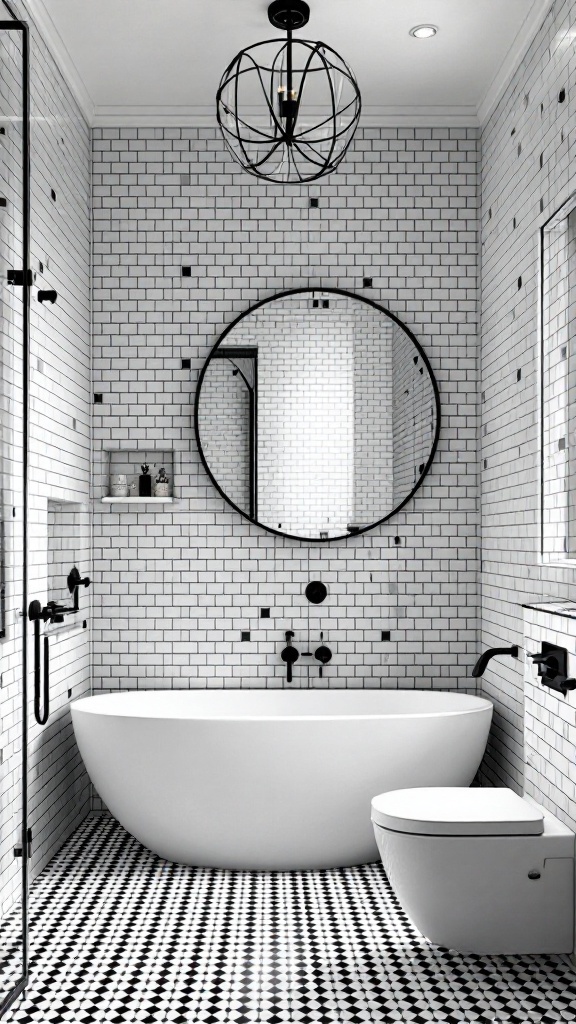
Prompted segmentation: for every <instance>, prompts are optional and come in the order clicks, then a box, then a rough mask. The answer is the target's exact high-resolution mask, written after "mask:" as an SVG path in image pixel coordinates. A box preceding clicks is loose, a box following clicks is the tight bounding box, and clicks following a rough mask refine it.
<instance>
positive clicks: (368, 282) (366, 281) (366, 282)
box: [362, 277, 373, 288]
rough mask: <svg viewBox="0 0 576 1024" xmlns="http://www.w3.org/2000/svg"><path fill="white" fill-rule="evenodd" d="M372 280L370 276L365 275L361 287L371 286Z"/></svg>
mask: <svg viewBox="0 0 576 1024" xmlns="http://www.w3.org/2000/svg"><path fill="white" fill-rule="evenodd" d="M372 280H373V278H371V277H365V278H364V279H363V282H362V287H363V288H372V287H373V285H372Z"/></svg>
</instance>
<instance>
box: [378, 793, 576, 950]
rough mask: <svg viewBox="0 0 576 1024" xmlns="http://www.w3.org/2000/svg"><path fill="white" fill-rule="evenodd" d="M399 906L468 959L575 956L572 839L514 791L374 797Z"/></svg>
mask: <svg viewBox="0 0 576 1024" xmlns="http://www.w3.org/2000/svg"><path fill="white" fill-rule="evenodd" d="M372 822H373V825H374V832H375V835H376V842H377V843H378V849H379V851H380V856H381V858H382V863H383V865H384V870H385V871H386V874H387V876H388V879H389V881H390V884H391V886H392V888H393V889H394V891H395V893H396V896H397V897H398V900H399V902H400V904H401V906H402V907H403V909H404V910H405V911H406V913H407V914H408V916H409V917H410V918H411V919H412V921H413V923H414V924H415V925H416V927H417V928H418V929H419V930H420V931H421V932H422V933H423V934H424V935H425V936H426V937H427V938H428V939H430V940H431V941H432V942H435V943H437V944H438V945H440V946H446V947H448V948H450V949H455V950H458V951H460V952H467V953H571V952H572V950H573V949H574V833H573V832H571V831H570V829H569V828H568V827H567V826H566V825H564V824H563V823H562V822H560V821H558V819H557V818H555V817H554V816H553V815H551V814H550V813H549V812H548V811H546V810H544V809H543V808H542V807H540V806H539V805H538V804H536V803H535V802H534V801H532V800H530V799H529V798H527V797H519V796H517V795H516V794H515V793H514V792H513V791H512V790H511V789H488V788H487V789H465V788H447V787H442V788H434V787H431V788H428V789H401V790H395V791H392V792H388V793H383V794H382V795H381V796H377V797H375V798H374V800H373V801H372Z"/></svg>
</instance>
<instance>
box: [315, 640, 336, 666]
mask: <svg viewBox="0 0 576 1024" xmlns="http://www.w3.org/2000/svg"><path fill="white" fill-rule="evenodd" d="M314 657H315V658H316V661H319V662H320V664H321V665H327V664H328V662H329V661H331V660H332V651H331V650H330V648H329V647H326V645H325V644H321V646H320V647H317V648H316V650H315V651H314Z"/></svg>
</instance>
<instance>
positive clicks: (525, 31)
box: [478, 0, 553, 125]
mask: <svg viewBox="0 0 576 1024" xmlns="http://www.w3.org/2000/svg"><path fill="white" fill-rule="evenodd" d="M552 3H553V0H534V3H533V4H532V7H531V9H530V11H529V12H528V14H527V15H526V18H525V20H524V24H523V25H522V28H521V30H520V32H519V33H518V35H517V36H516V38H515V40H514V42H513V44H512V46H511V47H510V49H509V50H508V53H507V54H506V56H505V58H504V60H503V61H502V64H501V65H500V67H499V69H498V71H497V72H496V75H495V76H494V78H493V80H492V82H491V83H490V85H489V87H488V89H487V91H486V93H485V95H484V98H483V99H482V100H481V101H480V103H479V104H478V123H479V124H480V125H484V124H486V122H487V120H488V118H489V117H490V115H491V114H492V113H493V111H494V110H495V109H496V107H497V105H498V103H499V102H500V100H501V98H502V96H503V95H504V92H505V90H506V87H507V86H508V85H509V84H510V82H511V80H512V78H513V76H514V74H515V73H516V71H517V69H518V67H519V65H520V64H521V62H522V60H523V58H524V57H525V56H526V52H527V50H528V48H529V46H530V44H531V43H532V41H533V39H534V38H535V36H536V34H537V32H538V30H539V28H540V27H541V25H542V22H543V21H544V18H545V17H546V15H547V14H548V11H549V10H550V8H551V6H552Z"/></svg>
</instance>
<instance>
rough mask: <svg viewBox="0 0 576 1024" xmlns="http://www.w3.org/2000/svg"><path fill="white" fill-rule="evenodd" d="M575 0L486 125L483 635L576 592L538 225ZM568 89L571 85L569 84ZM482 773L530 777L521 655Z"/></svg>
mask: <svg viewBox="0 0 576 1024" xmlns="http://www.w3.org/2000/svg"><path fill="white" fill-rule="evenodd" d="M575 24H576V3H575V2H574V0H556V2H555V3H553V4H552V5H551V8H550V11H549V13H548V15H547V16H546V18H545V20H544V23H543V25H542V28H541V29H540V31H539V32H538V33H537V34H536V37H535V39H534V41H533V43H532V45H531V46H530V49H529V51H528V53H527V54H526V56H525V58H524V60H523V61H522V64H521V65H520V67H519V68H518V70H517V72H516V74H515V75H514V78H513V79H512V81H511V83H510V85H509V86H508V88H507V90H506V93H505V95H504V96H503V97H502V99H501V101H500V103H499V104H498V107H497V108H496V110H495V111H494V113H493V114H492V116H491V118H490V120H489V122H488V124H487V125H486V126H485V127H484V129H483V132H482V213H481V223H482V240H483V244H482V257H481V281H482V383H481V392H482V406H481V423H482V425H481V442H482V452H481V459H482V548H483V550H482V559H483V573H482V647H483V648H486V647H495V646H500V645H508V644H514V643H517V644H520V645H521V644H522V635H523V622H522V610H521V605H522V604H524V603H532V602H537V601H541V600H554V599H568V598H570V597H573V596H574V592H575V590H574V588H575V586H576V572H575V570H574V569H573V568H570V567H566V568H558V567H555V566H551V565H542V564H541V559H540V555H539V479H540V455H539V418H538V408H539V404H538V402H539V397H538V387H539V370H538V345H539V329H538V328H539V324H538V287H539V232H540V226H541V225H542V224H543V223H544V222H545V221H546V220H547V219H548V218H549V217H550V216H551V215H552V214H553V213H554V211H555V210H556V209H558V207H559V206H560V205H561V204H562V203H563V202H564V201H565V200H566V199H567V198H568V197H569V195H570V194H571V193H572V192H574V191H576V174H575V170H574V167H575V165H574V160H573V153H572V140H573V138H574V131H575V129H576V89H575V88H574V61H575V51H574V47H575V42H574V40H575V34H574V26H575ZM562 90H564V94H563V96H562ZM483 689H484V693H485V695H486V696H487V697H489V698H490V699H491V700H493V701H494V704H495V709H496V712H495V719H494V728H493V732H492V741H491V745H490V748H489V752H488V756H487V759H486V763H485V767H486V778H487V780H488V781H489V782H492V783H495V784H502V783H506V784H510V785H512V786H513V787H514V788H516V789H517V790H520V791H521V790H522V788H523V786H524V765H525V757H524V680H523V673H522V664H521V661H520V660H519V661H513V660H512V659H499V660H495V661H493V662H491V664H490V666H489V669H488V671H487V672H486V675H485V677H484V680H483Z"/></svg>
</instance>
